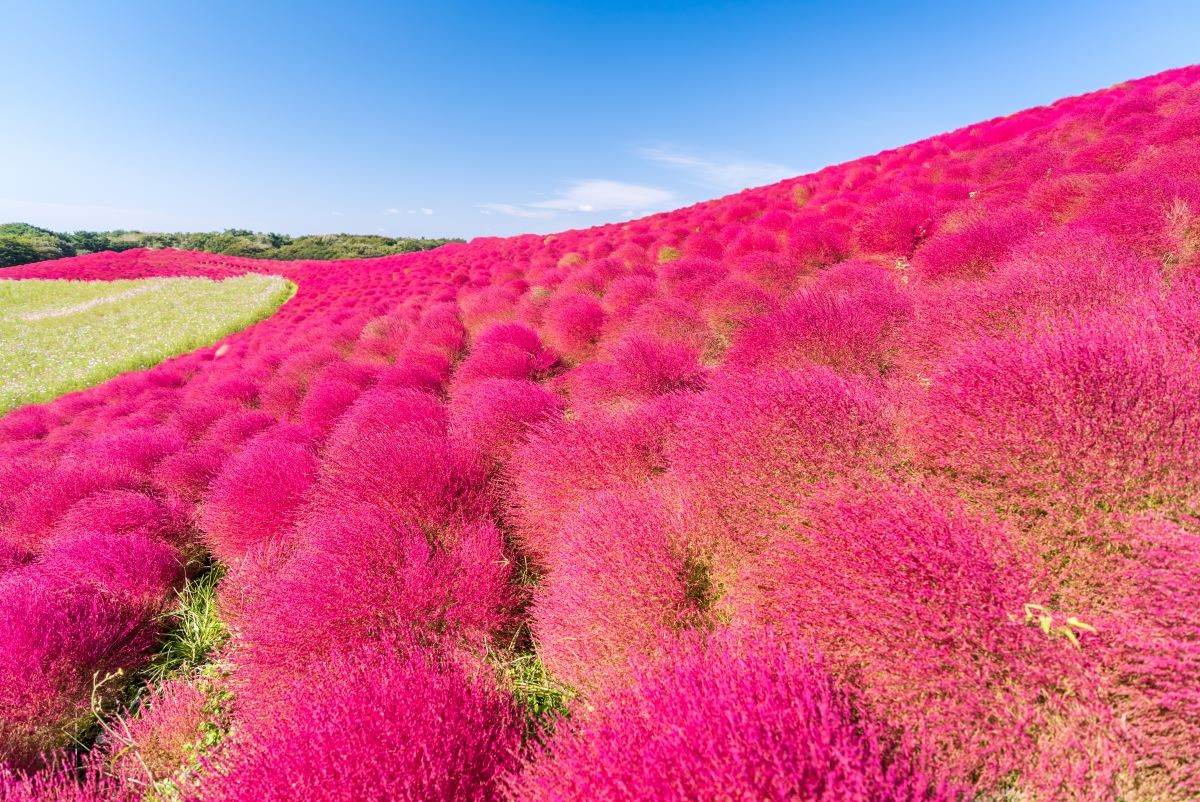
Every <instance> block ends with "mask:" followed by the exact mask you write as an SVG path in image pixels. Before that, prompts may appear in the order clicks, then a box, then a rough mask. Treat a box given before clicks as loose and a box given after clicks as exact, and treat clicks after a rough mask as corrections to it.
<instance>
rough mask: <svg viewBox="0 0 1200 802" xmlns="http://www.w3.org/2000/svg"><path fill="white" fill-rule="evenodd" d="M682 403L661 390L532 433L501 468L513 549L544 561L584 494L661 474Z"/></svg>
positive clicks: (554, 547)
mask: <svg viewBox="0 0 1200 802" xmlns="http://www.w3.org/2000/svg"><path fill="white" fill-rule="evenodd" d="M682 403H683V401H682V399H681V398H680V397H678V396H674V395H668V396H665V397H663V398H661V399H658V400H656V401H652V402H647V403H644V404H642V405H640V406H637V407H635V408H633V409H631V410H628V411H622V412H612V413H599V414H595V415H589V416H586V417H583V418H580V419H578V420H563V419H559V420H554V421H550V422H547V423H546V424H544V425H543V426H542V427H540V428H539V429H538V430H537V431H536V432H535V433H534V434H533V435H531V436H530V437H529V438H528V440H527V441H526V442H525V443H524V444H523V445H521V446H520V447H519V448H518V449H517V451H516V452H515V454H514V456H513V459H512V460H511V461H510V463H509V465H508V469H507V472H506V478H507V484H508V502H509V503H508V508H507V510H506V513H507V517H508V519H509V521H510V522H511V523H512V525H513V527H514V530H515V531H514V535H515V538H516V541H517V545H518V546H519V547H520V549H521V550H522V551H523V552H524V553H525V554H526V555H527V556H529V557H532V558H533V559H534V560H535V561H537V562H540V563H545V562H547V561H548V560H550V559H551V556H552V554H553V553H554V552H556V551H557V550H558V548H559V546H558V538H559V529H560V527H561V525H562V522H563V520H564V519H565V518H566V516H568V515H570V514H571V513H572V512H573V511H574V510H575V509H576V508H577V507H578V506H579V504H580V503H582V502H583V500H584V499H585V498H586V497H587V496H588V495H589V494H591V493H592V492H594V491H598V490H606V489H612V488H616V487H624V486H627V485H636V484H639V483H643V482H646V481H649V480H650V479H652V478H653V477H655V476H658V475H660V474H662V473H663V472H664V471H665V470H666V468H667V456H666V450H667V446H668V444H669V442H670V440H671V437H672V435H673V433H674V427H675V421H676V419H677V418H678V415H679V410H680V408H681V406H682Z"/></svg>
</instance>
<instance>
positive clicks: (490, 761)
mask: <svg viewBox="0 0 1200 802" xmlns="http://www.w3.org/2000/svg"><path fill="white" fill-rule="evenodd" d="M490 683H491V676H490V675H489V674H488V673H487V672H486V671H480V672H478V675H477V676H473V675H472V674H470V673H468V672H467V671H465V670H464V669H463V668H462V667H460V666H459V665H457V664H456V662H455V661H454V660H453V658H452V657H451V656H449V655H439V654H435V653H429V652H425V651H423V650H421V649H419V648H417V647H414V646H411V645H406V646H402V647H399V648H398V647H396V646H395V645H394V644H387V645H385V646H383V647H377V648H373V649H363V648H354V647H350V648H349V649H347V650H346V652H345V653H344V654H342V655H339V656H336V657H334V658H332V659H331V661H330V662H329V663H327V664H324V665H320V666H315V667H314V668H313V669H312V670H311V672H309V673H307V674H305V675H304V676H303V677H300V678H298V679H297V680H296V682H295V684H294V685H292V686H291V687H290V688H289V689H287V690H286V691H285V692H283V693H282V694H281V696H280V698H279V699H278V700H277V702H276V707H275V712H274V714H273V715H272V716H271V717H270V720H269V721H262V722H256V724H255V725H254V727H252V728H250V729H248V730H246V731H244V732H243V733H242V736H241V737H235V740H234V741H233V742H232V743H231V744H230V745H229V747H228V749H227V751H226V752H225V753H224V754H223V755H222V756H221V758H220V759H219V760H218V762H217V763H216V765H215V766H213V767H212V771H213V773H212V775H211V776H210V777H209V778H208V780H207V782H206V783H205V785H204V786H202V788H201V790H200V792H199V794H198V795H196V796H195V797H194V799H196V800H202V801H203V802H238V801H239V800H246V802H250V801H251V800H253V802H284V801H285V800H295V802H336V800H346V802H351V800H353V802H360V800H377V801H378V802H383V800H411V801H412V802H436V801H439V800H446V802H460V801H461V802H473V801H474V800H479V801H480V802H483V800H489V799H495V798H496V796H497V787H498V784H499V782H500V780H501V778H502V776H503V773H504V772H505V771H506V769H508V767H509V766H511V765H512V764H513V761H514V758H515V756H516V750H517V748H518V745H519V743H520V728H519V726H518V724H517V721H518V719H517V716H516V714H515V711H514V710H513V707H512V703H511V702H510V701H509V700H508V699H507V698H505V697H504V696H503V695H502V694H501V693H499V692H498V690H496V688H495V687H494V686H490Z"/></svg>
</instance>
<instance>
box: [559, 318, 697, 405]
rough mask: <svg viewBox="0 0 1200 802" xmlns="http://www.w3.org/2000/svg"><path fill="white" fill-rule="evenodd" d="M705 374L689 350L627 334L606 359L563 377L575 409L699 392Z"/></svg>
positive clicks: (684, 347)
mask: <svg viewBox="0 0 1200 802" xmlns="http://www.w3.org/2000/svg"><path fill="white" fill-rule="evenodd" d="M705 374H706V371H705V369H704V368H703V366H701V364H700V360H699V356H698V354H697V353H696V351H694V350H693V349H691V348H689V347H688V346H686V345H683V344H681V343H677V342H664V341H662V340H658V339H655V338H653V337H648V336H646V335H644V334H627V335H625V336H624V337H622V338H621V339H620V340H619V341H618V342H617V343H616V344H615V345H613V346H612V348H611V349H610V352H609V354H608V355H607V358H605V359H602V360H597V361H595V362H590V363H588V364H586V365H581V366H580V367H578V368H576V369H575V370H574V371H572V372H571V373H570V374H569V375H568V376H567V386H568V387H569V388H570V390H571V401H572V403H573V404H575V405H577V406H578V405H596V404H600V405H622V404H624V405H629V404H635V403H639V402H642V401H646V400H649V399H652V398H656V397H658V396H661V395H667V394H670V393H676V392H690V391H695V390H699V389H701V388H703V386H704V383H705Z"/></svg>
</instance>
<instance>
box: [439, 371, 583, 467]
mask: <svg viewBox="0 0 1200 802" xmlns="http://www.w3.org/2000/svg"><path fill="white" fill-rule="evenodd" d="M562 409H563V403H562V399H560V398H559V397H558V396H557V395H555V394H554V393H552V392H550V391H549V390H547V389H546V388H544V387H542V385H540V384H537V383H536V382H531V381H523V380H519V379H482V380H478V381H475V382H472V383H470V384H467V385H465V386H459V387H457V388H456V389H455V392H454V397H453V398H452V399H451V401H450V424H449V436H450V437H451V438H452V439H453V440H454V441H455V442H459V443H462V444H463V446H464V447H465V448H467V449H469V450H471V451H474V452H476V453H477V454H478V455H479V458H480V459H481V460H482V461H483V463H484V464H485V465H488V466H493V467H495V466H499V465H500V464H502V463H504V462H506V461H507V460H508V458H509V457H510V456H511V455H512V451H513V449H514V448H516V447H517V446H518V445H520V443H521V442H523V441H524V440H525V437H526V436H527V435H528V433H529V432H530V431H531V430H532V428H533V427H536V426H538V425H540V424H542V423H543V422H546V421H550V420H553V419H554V418H556V417H559V416H561V414H562Z"/></svg>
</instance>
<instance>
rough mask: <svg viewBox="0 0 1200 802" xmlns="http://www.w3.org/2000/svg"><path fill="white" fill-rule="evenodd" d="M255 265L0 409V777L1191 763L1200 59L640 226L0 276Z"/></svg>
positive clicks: (350, 778) (1197, 741)
mask: <svg viewBox="0 0 1200 802" xmlns="http://www.w3.org/2000/svg"><path fill="white" fill-rule="evenodd" d="M249 273H270V274H275V275H277V276H279V277H281V280H283V279H285V280H286V281H288V282H292V283H294V285H295V286H296V288H297V289H296V294H295V296H294V297H293V298H291V300H288V301H287V302H286V303H285V304H283V306H282V307H280V308H279V309H278V311H277V312H275V313H274V314H273V315H272V316H270V317H268V318H266V319H265V320H261V322H258V323H256V324H254V325H252V326H250V327H249V328H246V329H244V330H242V331H239V332H237V333H234V334H231V335H229V336H227V337H225V338H224V339H223V340H221V341H220V342H219V343H213V344H211V345H206V346H204V347H200V348H198V350H192V351H190V352H188V353H186V354H184V355H181V356H175V357H173V358H170V359H167V360H166V361H164V362H162V363H161V364H158V365H157V366H155V367H152V368H150V369H148V370H143V371H134V372H127V373H124V374H123V375H120V376H118V377H116V378H113V379H111V380H109V381H107V382H105V383H103V384H100V385H98V386H95V387H92V388H91V389H85V390H82V391H79V392H73V393H71V394H68V395H63V396H61V397H58V398H57V399H55V400H50V401H48V402H46V403H43V404H38V405H32V406H24V407H21V408H19V409H16V410H14V411H11V412H9V413H8V414H6V415H5V416H4V417H2V418H0V763H2V765H3V768H0V800H13V801H16V800H21V801H22V802H24V801H26V800H30V801H31V800H57V801H59V802H68V801H70V802H101V800H105V801H108V802H133V801H134V800H147V801H149V800H186V801H187V802H251V801H252V800H253V801H258V800H269V801H282V800H296V802H301V800H319V801H326V800H329V801H333V800H338V801H340V800H346V801H347V802H348V801H349V800H372V801H382V800H413V801H414V802H416V800H492V799H498V800H531V801H533V802H540V801H542V800H545V801H546V802H549V801H550V800H579V801H580V802H583V801H584V800H603V801H605V802H609V801H613V800H631V801H632V800H660V801H665V800H680V801H681V802H682V801H683V800H703V801H705V802H725V801H726V800H737V801H738V802H741V801H743V800H745V801H746V802H749V801H750V800H768V801H770V802H774V801H776V800H823V801H826V802H835V801H836V802H842V801H847V802H900V801H901V800H904V801H905V802H916V801H917V800H928V801H929V802H942V801H943V800H946V801H948V800H963V801H964V802H966V801H967V800H979V802H991V801H993V800H994V801H995V802H1000V801H1001V800H1005V801H1013V802H1015V801H1016V800H1021V801H1022V802H1036V801H1039V800H1097V801H1099V800H1125V802H1142V801H1146V802H1149V801H1150V800H1154V801H1155V802H1183V801H1184V800H1196V799H1200V68H1196V67H1193V68H1186V69H1182V70H1176V71H1172V72H1168V73H1163V74H1161V75H1157V76H1153V77H1150V78H1145V79H1141V80H1137V81H1131V82H1128V83H1124V84H1121V85H1118V86H1116V87H1112V88H1110V89H1106V90H1103V91H1099V92H1096V93H1093V94H1089V95H1085V96H1081V97H1077V98H1071V99H1067V100H1063V101H1060V102H1058V103H1056V104H1054V105H1052V106H1048V107H1043V108H1036V109H1031V110H1028V111H1025V112H1021V113H1019V114H1015V115H1012V116H1010V117H1005V118H1001V119H996V120H992V121H989V122H985V123H981V124H978V125H974V126H971V127H969V128H965V129H962V130H959V131H955V132H952V133H948V134H944V135H941V136H937V137H934V138H932V139H929V140H926V141H924V142H919V143H916V144H914V145H910V146H907V147H903V148H899V149H896V150H892V151H888V152H884V153H881V154H879V155H876V156H871V157H867V158H863V159H859V160H858V161H854V162H850V163H848V164H843V165H838V166H834V167H829V168H826V169H824V170H821V171H820V172H817V173H814V174H812V175H806V176H802V177H798V178H795V179H790V180H787V181H783V182H781V183H779V184H775V185H772V186H768V187H763V188H758V189H751V190H747V191H745V192H742V193H740V194H737V195H733V196H730V197H726V198H722V199H719V200H715V201H712V202H708V203H702V204H699V205H696V206H692V207H689V208H685V209H681V210H678V211H675V212H670V213H665V214H659V215H655V216H652V217H648V218H645V219H642V220H637V221H633V222H629V223H623V224H614V225H608V226H601V227H598V228H592V229H588V230H580V231H567V232H563V233H560V234H556V235H554V236H547V237H542V236H521V237H512V238H507V239H497V238H487V239H477V240H474V241H472V242H469V243H465V244H451V245H447V246H444V247H441V248H438V249H436V250H432V251H427V252H422V253H415V254H408V255H403V256H395V257H387V258H382V259H371V260H357V261H344V262H334V263H316V262H265V261H255V260H250V259H243V258H236V257H226V256H215V255H209V254H198V253H186V252H170V251H157V252H151V251H142V250H135V251H127V252H124V253H120V254H114V253H98V254H93V255H89V256H83V257H77V258H72V259H63V260H59V261H54V262H44V263H39V264H35V265H27V266H23V267H18V268H12V269H8V270H5V271H4V273H3V277H4V278H5V279H75V280H88V281H126V280H143V279H156V280H158V279H163V278H166V277H198V278H206V279H230V278H232V277H237V276H243V275H246V274H249ZM225 283H226V284H228V283H229V282H225ZM18 286H20V284H13V285H9V284H7V283H6V282H0V293H6V292H19V290H15V289H14V288H16V287H18ZM280 286H286V285H282V284H281V285H280ZM0 297H5V298H7V297H9V296H8V295H0ZM283 297H286V296H283ZM127 300H129V302H131V303H132V302H133V301H135V300H137V299H136V298H134V299H127ZM278 300H282V298H280V299H278ZM278 300H276V301H275V302H273V304H272V308H273V306H275V305H278ZM114 303H118V304H119V303H123V301H114ZM266 311H269V309H268V310H266ZM265 313H266V312H261V313H256V314H255V318H256V319H257V318H259V317H262V314H265ZM246 322H248V321H246ZM5 325H8V324H7V323H5ZM238 325H244V323H243V324H238ZM6 336H7V335H6ZM4 347H5V348H9V344H8V343H7V342H6V343H5V344H4ZM161 356H165V354H162V355H160V356H159V357H156V358H161ZM7 390H8V387H7V386H5V387H0V393H2V392H6V391H7Z"/></svg>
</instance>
